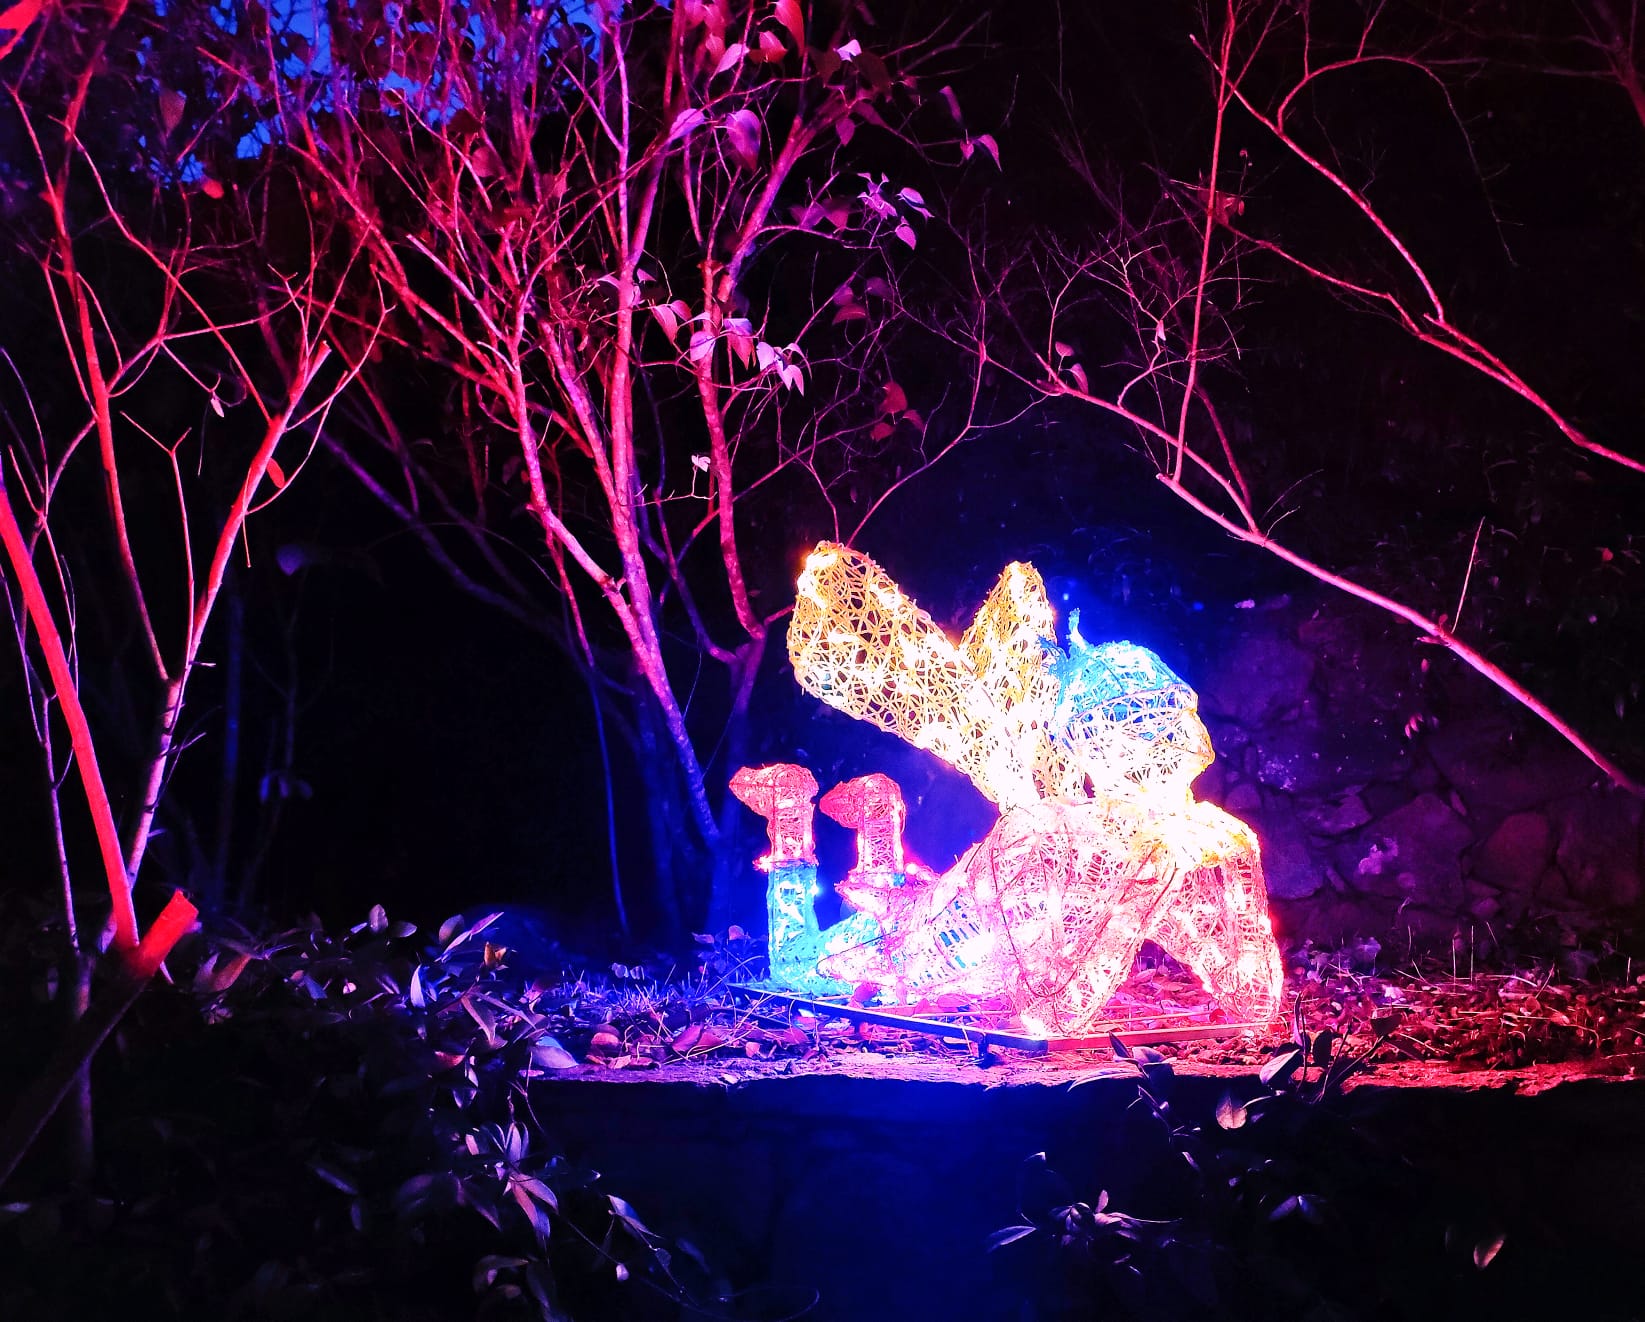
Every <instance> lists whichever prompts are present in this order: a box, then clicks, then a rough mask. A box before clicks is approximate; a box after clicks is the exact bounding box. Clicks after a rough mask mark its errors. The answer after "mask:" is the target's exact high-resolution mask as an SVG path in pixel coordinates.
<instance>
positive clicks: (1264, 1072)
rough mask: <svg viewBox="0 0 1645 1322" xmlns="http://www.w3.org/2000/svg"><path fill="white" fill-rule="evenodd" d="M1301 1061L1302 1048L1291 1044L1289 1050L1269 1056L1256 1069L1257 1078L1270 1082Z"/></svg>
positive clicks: (1289, 1070) (1265, 1082)
mask: <svg viewBox="0 0 1645 1322" xmlns="http://www.w3.org/2000/svg"><path fill="white" fill-rule="evenodd" d="M1301 1063H1302V1048H1301V1047H1296V1046H1293V1047H1292V1048H1291V1049H1290V1050H1289V1051H1282V1052H1280V1053H1279V1055H1277V1056H1272V1057H1270V1058H1269V1059H1268V1061H1267V1062H1266V1063H1265V1064H1264V1065H1263V1067H1262V1068H1261V1069H1260V1070H1258V1071H1257V1078H1259V1079H1261V1080H1262V1082H1263V1083H1264V1084H1272V1083H1273V1082H1274V1080H1275V1079H1277V1078H1279V1077H1280V1076H1281V1075H1284V1074H1288V1073H1290V1072H1291V1071H1292V1070H1293V1069H1295V1068H1296V1067H1297V1066H1298V1065H1299V1064H1301Z"/></svg>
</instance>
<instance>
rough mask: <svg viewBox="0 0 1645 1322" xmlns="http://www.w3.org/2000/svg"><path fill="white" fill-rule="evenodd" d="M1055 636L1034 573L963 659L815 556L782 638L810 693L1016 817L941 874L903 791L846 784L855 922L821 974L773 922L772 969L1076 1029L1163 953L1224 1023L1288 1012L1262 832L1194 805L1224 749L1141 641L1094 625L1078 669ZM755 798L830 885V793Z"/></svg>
mask: <svg viewBox="0 0 1645 1322" xmlns="http://www.w3.org/2000/svg"><path fill="white" fill-rule="evenodd" d="M1055 625H1056V620H1055V612H1054V611H1053V610H1052V608H1051V606H1050V604H1049V602H1048V600H1047V599H1046V596H1045V589H1044V584H1043V582H1042V580H1041V579H1040V577H1039V575H1038V573H1036V572H1035V570H1034V569H1033V568H1032V567H1031V566H1028V565H1022V564H1013V565H1011V566H1009V567H1008V568H1007V569H1006V571H1005V573H1004V574H1003V575H1002V576H1001V578H1000V581H999V583H998V584H997V585H996V586H995V588H994V590H993V591H992V592H991V593H990V594H989V596H988V598H987V600H986V601H985V602H984V604H983V606H982V608H981V610H979V612H978V614H977V618H976V619H975V621H973V623H972V625H971V627H970V628H969V629H967V631H966V633H965V635H964V637H963V638H962V639H961V640H960V641H959V642H958V643H955V642H954V641H953V640H951V639H950V638H949V637H948V636H947V635H945V634H944V633H943V632H942V631H941V630H940V629H939V628H938V627H937V626H936V624H935V623H934V622H933V621H932V620H931V618H930V616H929V615H927V614H926V613H925V612H924V611H922V610H920V608H919V607H918V606H916V605H915V604H914V603H913V602H912V601H910V600H909V599H908V598H907V597H906V596H905V595H904V594H903V593H902V592H901V590H900V589H898V587H897V586H896V584H895V583H894V582H892V580H891V579H890V578H889V577H888V576H887V575H886V574H885V572H884V571H883V570H881V569H880V567H879V566H878V565H876V564H875V563H874V562H873V561H872V560H869V559H868V558H867V557H866V556H863V555H861V554H859V553H857V552H855V551H852V550H849V549H848V548H845V547H841V546H834V545H831V544H828V543H824V544H822V545H821V546H819V547H818V548H817V549H816V550H815V551H814V552H813V553H812V554H811V556H810V557H809V558H808V560H807V562H806V567H805V571H804V573H802V575H801V576H800V582H799V592H798V598H797V601H796V605H795V610H794V615H793V619H792V621H791V623H790V626H789V632H788V644H789V655H790V657H791V659H792V660H793V663H794V671H795V675H796V677H797V678H798V680H799V682H800V683H801V685H802V686H804V687H805V688H806V689H807V691H809V692H811V693H813V694H815V695H816V696H818V697H820V698H821V699H822V700H823V701H824V702H827V703H829V704H830V705H831V706H834V707H837V708H839V709H840V710H842V711H845V712H848V713H850V714H851V715H853V716H857V717H859V718H860V719H864V720H868V721H871V722H873V723H874V724H876V725H878V726H880V727H881V728H882V729H885V730H888V731H890V732H892V733H894V734H897V735H898V736H900V737H901V738H903V739H906V740H907V741H908V742H910V743H912V744H914V745H915V746H916V747H919V748H924V749H927V750H929V751H930V752H933V753H935V754H936V755H937V756H938V757H940V758H942V760H943V761H945V762H947V763H949V765H951V766H953V767H955V768H956V769H957V770H959V771H961V772H963V773H964V774H965V775H966V776H968V777H969V778H970V779H971V780H972V782H973V783H974V784H975V785H976V786H977V788H978V789H979V790H981V791H982V793H984V794H985V795H987V796H988V798H990V799H991V800H993V801H994V802H995V803H998V804H999V805H1000V807H1001V809H1002V815H1001V817H1000V819H999V821H998V822H996V824H995V825H994V827H993V828H992V829H991V830H990V831H989V832H988V834H987V836H985V837H984V839H983V840H982V841H980V842H979V843H978V844H977V845H975V846H973V847H972V848H971V849H970V850H969V851H968V852H967V853H966V854H965V855H964V856H963V857H962V858H960V860H959V861H958V862H957V863H956V864H955V865H954V866H953V867H952V868H950V869H949V870H948V871H947V872H946V873H944V874H943V875H942V876H940V877H939V876H934V875H933V874H932V873H930V872H929V870H926V869H924V868H921V867H920V866H919V865H918V864H915V863H912V862H910V861H908V860H907V859H906V858H905V857H904V853H903V848H902V842H901V828H902V823H903V811H904V810H903V803H902V797H901V794H900V793H899V792H898V791H897V788H896V786H895V784H894V783H893V782H892V781H890V779H889V778H888V777H885V776H879V775H874V776H865V777H862V778H860V779H858V780H855V781H849V782H847V783H846V784H844V785H840V786H837V787H836V788H835V789H833V790H831V791H830V792H829V793H828V794H827V795H825V796H824V798H823V800H822V807H823V809H824V811H826V812H828V813H829V814H830V816H832V817H834V818H836V819H837V820H839V821H841V822H842V823H844V824H845V825H847V826H850V827H852V828H853V829H854V830H856V831H857V832H858V861H857V866H856V867H855V868H853V869H852V871H851V873H850V875H849V876H848V877H847V878H846V879H845V881H844V882H842V883H841V884H840V886H839V887H838V889H839V891H840V893H841V894H842V896H844V897H845V898H846V899H847V901H848V902H849V903H850V904H851V905H852V906H853V907H854V908H855V909H857V910H858V911H859V912H858V913H856V914H853V915H851V917H850V918H848V919H847V920H845V922H844V923H842V924H841V925H839V929H838V930H837V929H836V928H830V929H828V931H827V932H816V940H815V941H811V940H803V941H802V943H801V944H802V945H803V946H804V947H805V950H804V958H809V959H811V960H812V961H813V962H812V963H810V964H809V966H802V965H803V964H804V960H803V959H802V958H801V955H802V952H801V951H800V950H799V949H798V948H787V944H786V942H785V941H784V940H781V939H780V934H779V932H778V931H777V930H776V927H774V929H773V932H772V950H773V963H772V967H773V974H774V976H780V975H779V974H778V969H779V965H780V966H781V967H782V968H783V969H784V970H785V971H786V972H787V975H788V977H789V980H790V982H791V983H792V980H793V979H794V978H795V977H801V978H802V980H803V981H804V982H805V985H806V986H808V987H812V988H814V987H816V986H817V985H820V984H822V983H828V984H830V985H835V986H852V985H856V984H860V983H863V982H872V983H875V984H878V985H879V986H880V987H882V988H883V989H885V990H887V991H889V992H892V993H894V994H895V995H896V996H897V998H898V999H899V1000H902V1001H905V1002H906V1001H908V1000H911V999H914V998H916V997H919V996H927V995H931V994H933V993H940V992H945V991H953V992H960V993H964V994H968V995H970V996H974V997H984V998H1002V999H1004V1000H1005V1001H1007V1002H1008V1003H1009V1004H1010V1006H1011V1007H1012V1009H1013V1010H1014V1011H1015V1013H1016V1015H1017V1016H1018V1017H1019V1018H1020V1020H1021V1022H1022V1025H1023V1027H1024V1028H1025V1029H1027V1030H1028V1031H1030V1032H1037V1033H1042V1034H1051V1033H1055V1034H1059V1035H1065V1036H1066V1035H1078V1034H1081V1033H1083V1032H1086V1031H1089V1030H1090V1029H1091V1028H1092V1027H1093V1026H1094V1025H1095V1024H1096V1023H1097V1022H1098V1020H1099V1019H1100V1016H1101V1011H1102V1008H1103V1005H1104V1004H1105V1002H1106V1001H1107V1000H1108V999H1109V997H1110V996H1111V995H1112V994H1113V992H1114V990H1115V988H1117V987H1118V985H1119V984H1120V982H1122V981H1123V980H1124V978H1125V977H1126V976H1127V974H1128V973H1129V972H1130V969H1131V965H1132V962H1133V960H1134V959H1135V958H1136V954H1137V950H1138V948H1139V947H1140V946H1141V944H1142V942H1143V941H1144V940H1145V939H1152V940H1154V941H1156V942H1158V943H1159V944H1160V945H1161V946H1163V947H1164V948H1165V949H1166V950H1167V951H1169V952H1170V953H1171V954H1172V955H1174V956H1175V957H1176V958H1177V959H1179V960H1181V961H1182V962H1183V963H1184V964H1186V965H1187V966H1188V967H1190V968H1191V969H1193V970H1194V972H1195V973H1196V974H1198V976H1199V978H1200V980H1201V981H1202V982H1203V983H1204V985H1205V987H1206V989H1207V990H1208V991H1209V992H1210V993H1211V994H1212V996H1213V997H1214V998H1215V999H1216V1000H1217V1001H1218V1003H1219V1004H1220V1005H1221V1006H1222V1007H1223V1009H1224V1010H1225V1011H1226V1012H1227V1013H1229V1014H1231V1015H1233V1016H1234V1017H1236V1018H1239V1019H1246V1020H1255V1021H1265V1020H1267V1019H1269V1018H1271V1017H1272V1016H1273V1015H1274V1013H1275V1012H1276V1011H1277V1009H1278V1006H1279V997H1280V992H1281V985H1282V971H1281V965H1280V959H1279V952H1278V948H1277V947H1276V945H1275V942H1274V937H1273V932H1272V928H1271V926H1270V923H1269V919H1268V912H1267V894H1266V889H1265V887H1264V884H1263V878H1262V863H1261V856H1260V853H1259V850H1258V847H1257V841H1256V837H1255V836H1254V834H1253V833H1252V831H1251V830H1250V828H1249V827H1247V826H1246V825H1245V824H1244V823H1243V822H1240V821H1239V820H1238V819H1236V818H1234V817H1231V816H1229V815H1228V814H1227V813H1224V812H1222V811H1221V810H1220V809H1218V808H1215V807H1213V806H1212V805H1210V804H1204V803H1199V802H1196V801H1195V800H1194V798H1193V794H1192V790H1191V788H1190V786H1191V783H1192V781H1193V779H1194V778H1195V777H1196V776H1198V775H1199V774H1200V772H1201V771H1203V770H1204V769H1205V768H1206V767H1207V766H1209V765H1210V763H1211V760H1212V757H1213V756H1214V755H1213V753H1212V750H1211V741H1210V737H1209V734H1208V733H1207V731H1206V729H1205V726H1204V723H1203V722H1201V721H1200V719H1199V715H1198V711H1197V705H1198V700H1197V697H1196V695H1195V694H1194V691H1193V690H1192V689H1191V688H1189V687H1188V686H1187V685H1186V684H1184V683H1183V682H1182V681H1181V680H1180V679H1178V678H1177V676H1176V675H1174V674H1173V673H1172V672H1171V671H1170V670H1169V668H1167V667H1166V666H1165V665H1164V663H1163V662H1161V661H1160V659H1159V658H1158V657H1157V656H1155V655H1154V654H1153V653H1152V652H1150V651H1148V650H1147V649H1146V648H1141V647H1136V646H1134V645H1132V644H1130V643H1109V644H1103V645H1100V646H1098V647H1091V646H1089V645H1087V644H1086V643H1085V642H1084V641H1083V640H1082V639H1081V638H1080V637H1079V633H1078V619H1077V615H1076V617H1075V618H1074V621H1073V627H1072V628H1071V631H1070V632H1071V636H1070V643H1069V649H1068V652H1067V653H1066V654H1064V653H1062V652H1061V651H1059V650H1057V649H1056V648H1055V646H1054V645H1053V643H1052V640H1053V639H1054V636H1055ZM802 778H803V779H802ZM754 780H758V781H760V782H761V783H765V784H776V783H781V784H783V785H785V786H788V787H790V789H789V793H788V794H787V795H786V796H783V798H782V802H781V803H780V804H777V803H776V802H775V801H773V802H772V803H771V804H770V805H769V806H768V804H767V802H766V801H764V800H761V799H760V798H759V796H758V795H755V794H751V793H748V792H745V789H743V788H738V787H737V781H742V782H743V783H744V785H745V787H748V788H751V787H752V783H753V781H754ZM737 781H734V782H733V788H735V789H737V792H738V794H739V797H741V798H742V799H743V801H744V802H745V803H748V804H749V806H751V807H753V808H755V809H756V811H759V812H760V813H761V814H762V815H763V816H766V817H767V821H768V828H769V829H770V831H771V834H772V841H773V855H772V857H773V858H776V857H777V855H778V849H777V842H778V840H779V837H781V838H782V839H784V840H788V841H792V842H793V843H792V844H790V845H789V846H788V849H789V853H790V854H791V855H792V856H793V859H792V864H791V866H793V867H804V868H808V870H809V876H810V877H811V878H812V879H814V878H815V855H814V853H812V852H811V851H810V848H809V845H810V840H811V817H810V812H811V803H810V793H815V785H816V782H815V780H813V779H812V778H811V777H810V775H809V773H807V772H805V771H804V770H803V769H802V768H799V767H793V766H789V765H787V764H780V765H778V766H774V767H767V768H761V769H759V770H758V771H750V770H744V771H742V772H739V773H738V777H737ZM807 787H809V789H810V793H805V790H806V789H807ZM802 797H803V805H802V802H801V799H802ZM779 812H780V813H781V815H782V819H783V820H782V822H781V823H780V824H779V821H778V816H777V814H778V813H779ZM802 842H803V848H802ZM776 882H777V877H776V872H775V871H773V885H776ZM812 923H813V926H812V930H813V931H815V926H814V919H813V920H812ZM782 926H783V927H784V928H785V930H787V931H792V930H794V926H793V924H792V923H791V922H789V923H784V924H783V925H782ZM779 946H783V947H784V948H783V949H782V950H781V952H780V953H779Z"/></svg>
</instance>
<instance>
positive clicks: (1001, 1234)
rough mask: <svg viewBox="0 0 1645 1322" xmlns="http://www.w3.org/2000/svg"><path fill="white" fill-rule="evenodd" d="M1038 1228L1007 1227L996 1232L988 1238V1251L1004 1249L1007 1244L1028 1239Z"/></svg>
mask: <svg viewBox="0 0 1645 1322" xmlns="http://www.w3.org/2000/svg"><path fill="white" fill-rule="evenodd" d="M1038 1228H1039V1227H1037V1226H1006V1227H1005V1229H1003V1230H996V1231H995V1232H994V1233H993V1234H992V1235H990V1236H989V1237H988V1251H989V1252H990V1253H992V1252H993V1251H994V1250H995V1249H1003V1248H1004V1247H1005V1246H1006V1245H1007V1244H1015V1243H1016V1242H1017V1241H1018V1240H1019V1239H1026V1238H1027V1237H1028V1236H1029V1235H1032V1234H1033V1233H1034V1231H1035V1230H1037V1229H1038Z"/></svg>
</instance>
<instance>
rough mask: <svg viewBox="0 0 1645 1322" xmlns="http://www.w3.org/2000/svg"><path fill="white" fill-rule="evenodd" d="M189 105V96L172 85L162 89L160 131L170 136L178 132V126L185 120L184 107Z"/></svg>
mask: <svg viewBox="0 0 1645 1322" xmlns="http://www.w3.org/2000/svg"><path fill="white" fill-rule="evenodd" d="M187 105H188V97H186V96H184V95H183V94H182V93H181V92H178V91H175V90H173V89H172V88H170V87H162V88H161V89H160V132H161V134H162V135H163V136H165V137H167V138H169V137H170V136H171V135H172V134H173V133H175V132H177V126H178V125H179V124H181V123H182V122H183V109H184V107H186V106H187Z"/></svg>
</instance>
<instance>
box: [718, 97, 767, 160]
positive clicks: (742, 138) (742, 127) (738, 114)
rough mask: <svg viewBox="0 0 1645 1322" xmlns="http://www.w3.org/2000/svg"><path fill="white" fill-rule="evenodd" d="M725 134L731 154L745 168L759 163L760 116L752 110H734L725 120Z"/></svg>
mask: <svg viewBox="0 0 1645 1322" xmlns="http://www.w3.org/2000/svg"><path fill="white" fill-rule="evenodd" d="M725 136H726V138H727V140H728V141H729V142H730V143H731V154H732V155H733V156H735V157H736V158H737V161H738V163H739V164H740V165H741V166H742V167H743V168H744V169H746V170H752V169H754V168H755V167H756V166H757V165H759V163H760V117H759V116H758V115H756V114H755V113H754V112H753V111H752V110H738V111H734V112H733V113H732V114H731V116H730V117H729V118H728V119H727V120H726V121H725Z"/></svg>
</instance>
